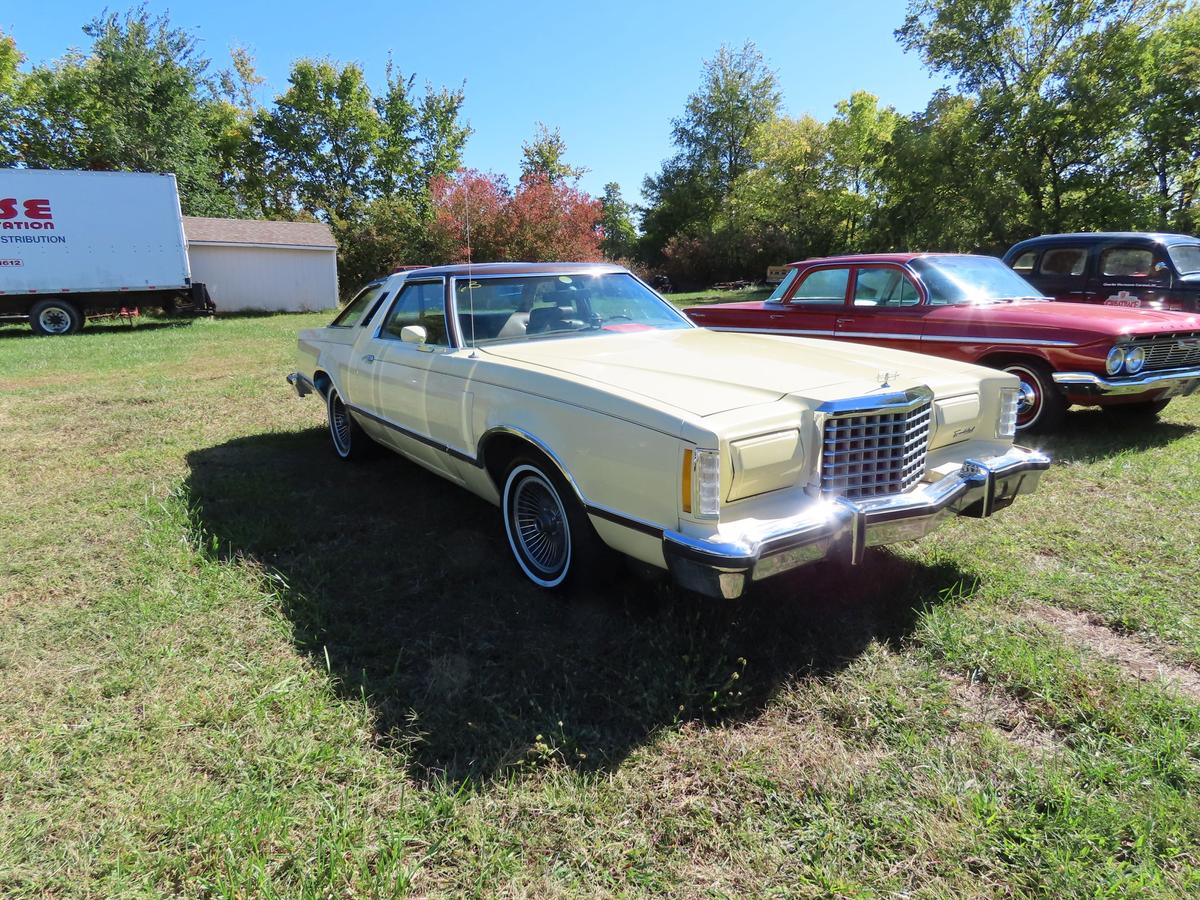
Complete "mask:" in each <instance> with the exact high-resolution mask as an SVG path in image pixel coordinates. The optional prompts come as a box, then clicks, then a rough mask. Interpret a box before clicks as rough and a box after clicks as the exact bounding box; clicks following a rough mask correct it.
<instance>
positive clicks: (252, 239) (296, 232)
mask: <svg viewBox="0 0 1200 900" xmlns="http://www.w3.org/2000/svg"><path fill="white" fill-rule="evenodd" d="M183 231H184V234H186V235H187V240H188V243H189V244H192V243H196V244H247V245H252V246H256V247H305V248H311V249H314V250H336V249H337V243H336V242H335V241H334V239H333V232H331V231H330V230H329V226H328V225H325V224H324V223H322V222H273V221H268V220H265V219H209V218H204V217H202V216H184V217H183Z"/></svg>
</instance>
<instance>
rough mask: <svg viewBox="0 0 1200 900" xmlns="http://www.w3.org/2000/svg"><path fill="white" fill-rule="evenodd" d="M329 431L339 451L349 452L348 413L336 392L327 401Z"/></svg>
mask: <svg viewBox="0 0 1200 900" xmlns="http://www.w3.org/2000/svg"><path fill="white" fill-rule="evenodd" d="M329 433H330V434H331V435H333V443H334V444H335V445H336V446H337V449H338V451H339V452H340V453H342V454H346V453H349V452H350V414H349V413H348V412H346V407H345V406H344V405H343V404H342V401H341V398H340V397H338V396H337V395H336V394H335V395H334V397H333V399H332V400H331V401H330V403H329Z"/></svg>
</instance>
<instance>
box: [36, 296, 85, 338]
mask: <svg viewBox="0 0 1200 900" xmlns="http://www.w3.org/2000/svg"><path fill="white" fill-rule="evenodd" d="M29 327H30V328H32V329H33V332H34V334H44V335H59V334H75V332H77V331H79V329H81V328H82V327H83V313H81V312H80V311H79V307H77V306H76V305H75V304H74V303H70V302H69V301H67V300H58V299H53V300H39V301H38V302H37V303H35V304H33V308H32V309H31V310H29Z"/></svg>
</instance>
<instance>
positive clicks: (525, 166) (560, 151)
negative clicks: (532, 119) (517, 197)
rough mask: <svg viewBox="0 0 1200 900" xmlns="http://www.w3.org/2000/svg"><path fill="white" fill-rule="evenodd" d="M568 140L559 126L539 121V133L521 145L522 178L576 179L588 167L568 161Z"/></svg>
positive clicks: (552, 180) (551, 180) (583, 173)
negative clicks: (553, 126)
mask: <svg viewBox="0 0 1200 900" xmlns="http://www.w3.org/2000/svg"><path fill="white" fill-rule="evenodd" d="M566 156H567V142H566V141H564V140H563V136H562V133H561V132H560V131H559V130H558V129H557V128H553V129H551V128H549V127H548V126H547V125H546V123H545V122H538V123H537V134H536V135H535V136H534V137H533V139H532V140H530V141H528V142H527V143H524V144H522V145H521V179H522V180H527V179H530V178H544V179H546V180H547V181H550V182H555V181H563V180H566V181H576V180H577V179H578V178H580V176H582V175H586V174H587V171H588V170H587V169H584V168H580V167H578V166H572V165H570V164H569V163H568V162H567V161H566Z"/></svg>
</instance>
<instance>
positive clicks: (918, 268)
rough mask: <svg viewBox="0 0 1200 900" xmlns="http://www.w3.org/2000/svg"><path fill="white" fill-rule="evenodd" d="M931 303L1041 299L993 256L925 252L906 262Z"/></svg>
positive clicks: (1026, 282) (1031, 288)
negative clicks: (929, 254)
mask: <svg viewBox="0 0 1200 900" xmlns="http://www.w3.org/2000/svg"><path fill="white" fill-rule="evenodd" d="M910 265H911V266H912V268H913V270H914V271H915V272H916V273H917V274H918V275H920V276H921V281H923V282H924V283H925V289H926V290H927V291H929V303H930V305H932V306H946V305H949V304H958V303H989V302H996V301H999V300H1018V299H1023V298H1033V299H1041V298H1042V293H1041V292H1040V291H1039V290H1038V289H1037V288H1035V287H1034V286H1033V285H1032V284H1030V283H1029V282H1028V281H1026V280H1025V279H1024V278H1022V277H1021V276H1020V275H1018V274H1017V273H1016V272H1014V271H1013V270H1012V269H1010V268H1009V267H1008V266H1006V265H1005V264H1004V263H1002V262H1000V260H998V259H996V258H995V257H993V256H927V257H923V258H921V259H914V260H913V261H912V263H910Z"/></svg>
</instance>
